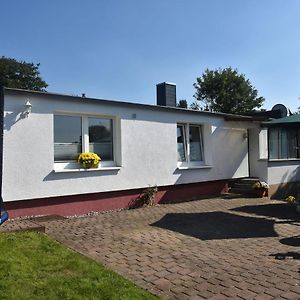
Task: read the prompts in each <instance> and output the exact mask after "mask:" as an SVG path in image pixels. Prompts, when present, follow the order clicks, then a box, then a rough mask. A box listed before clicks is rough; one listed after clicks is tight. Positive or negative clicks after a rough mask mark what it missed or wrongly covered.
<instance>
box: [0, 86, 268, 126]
mask: <svg viewBox="0 0 300 300" xmlns="http://www.w3.org/2000/svg"><path fill="white" fill-rule="evenodd" d="M4 91H5V92H12V93H17V94H29V95H41V96H43V97H53V96H54V97H62V98H64V99H67V100H71V101H78V102H81V103H82V102H86V103H93V104H95V103H98V104H100V103H101V104H108V105H114V106H126V107H135V108H144V109H151V110H160V111H170V112H180V113H189V114H203V115H208V116H212V117H219V118H223V119H225V120H226V121H249V122H251V121H262V118H259V117H252V116H242V115H233V114H225V113H216V112H209V111H201V110H193V109H185V108H180V107H170V106H159V105H151V104H142V103H134V102H126V101H119V100H110V99H97V98H88V97H80V96H72V95H64V94H58V93H52V92H41V91H30V90H23V89H15V88H4Z"/></svg>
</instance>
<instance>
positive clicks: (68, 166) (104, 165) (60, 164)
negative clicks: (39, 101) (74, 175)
mask: <svg viewBox="0 0 300 300" xmlns="http://www.w3.org/2000/svg"><path fill="white" fill-rule="evenodd" d="M56 115H57V116H69V117H81V136H82V139H81V143H82V149H81V150H82V152H89V122H88V119H89V118H98V119H108V120H112V134H113V141H112V142H113V160H110V161H107V160H106V161H101V163H100V164H99V167H98V168H93V169H87V170H85V169H82V168H81V166H80V164H79V163H78V162H76V161H74V160H72V161H54V171H55V172H64V171H66V172H68V171H74V170H75V171H78V170H80V171H83V170H85V171H95V170H104V169H106V170H114V169H120V167H118V163H117V162H118V161H119V162H120V158H119V157H118V153H119V151H118V150H119V149H118V148H119V147H120V146H119V143H118V139H119V138H118V130H117V124H119V122H118V119H117V117H116V116H108V115H94V114H79V113H65V112H55V113H54V114H53V124H54V116H56ZM53 139H54V131H53ZM53 159H54V152H53Z"/></svg>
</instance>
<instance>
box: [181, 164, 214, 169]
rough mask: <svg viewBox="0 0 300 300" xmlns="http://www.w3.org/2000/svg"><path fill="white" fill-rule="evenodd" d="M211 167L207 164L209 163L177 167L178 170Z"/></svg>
mask: <svg viewBox="0 0 300 300" xmlns="http://www.w3.org/2000/svg"><path fill="white" fill-rule="evenodd" d="M211 168H212V166H209V165H203V166H184V167H177V169H178V170H192V169H211Z"/></svg>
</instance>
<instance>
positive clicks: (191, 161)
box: [177, 124, 204, 166]
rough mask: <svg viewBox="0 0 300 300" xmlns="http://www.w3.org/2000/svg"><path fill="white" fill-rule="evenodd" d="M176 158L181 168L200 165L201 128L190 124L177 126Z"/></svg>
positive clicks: (201, 148) (201, 155) (201, 150)
mask: <svg viewBox="0 0 300 300" xmlns="http://www.w3.org/2000/svg"><path fill="white" fill-rule="evenodd" d="M177 157H178V159H177V160H178V163H179V165H181V166H184V165H186V166H189V165H191V166H192V165H195V166H196V165H202V164H203V161H204V158H203V138H202V126H200V125H192V124H178V125H177Z"/></svg>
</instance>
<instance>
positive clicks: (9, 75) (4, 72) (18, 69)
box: [0, 56, 48, 91]
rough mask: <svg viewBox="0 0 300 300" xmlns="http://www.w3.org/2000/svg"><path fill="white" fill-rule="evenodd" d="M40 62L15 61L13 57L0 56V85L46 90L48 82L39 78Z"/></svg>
mask: <svg viewBox="0 0 300 300" xmlns="http://www.w3.org/2000/svg"><path fill="white" fill-rule="evenodd" d="M39 66H40V64H34V63H27V62H25V61H17V60H16V59H14V58H7V57H4V56H2V57H1V58H0V86H5V87H10V88H18V89H26V90H33V91H46V90H45V88H46V87H47V86H48V84H47V83H46V82H45V81H44V80H43V79H42V78H41V76H40V72H39Z"/></svg>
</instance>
